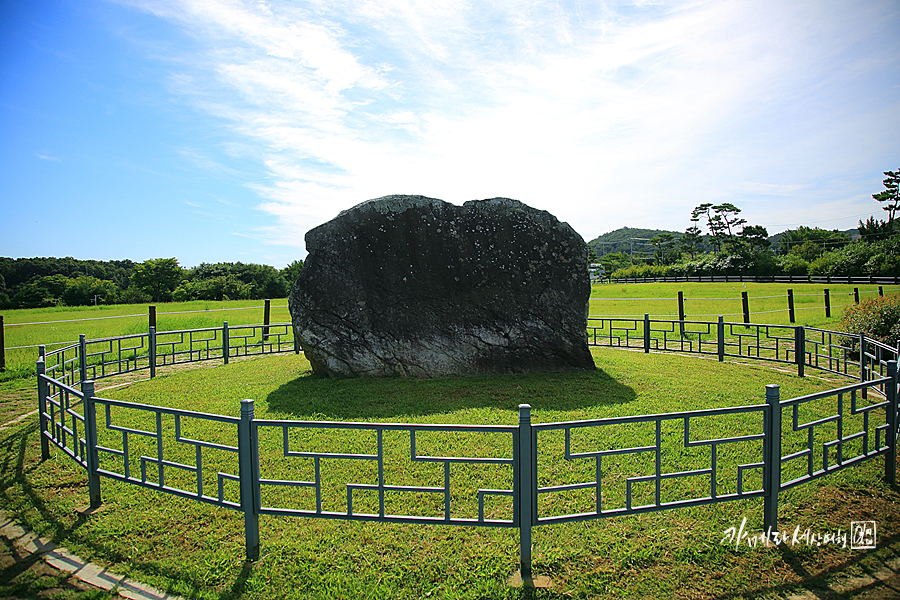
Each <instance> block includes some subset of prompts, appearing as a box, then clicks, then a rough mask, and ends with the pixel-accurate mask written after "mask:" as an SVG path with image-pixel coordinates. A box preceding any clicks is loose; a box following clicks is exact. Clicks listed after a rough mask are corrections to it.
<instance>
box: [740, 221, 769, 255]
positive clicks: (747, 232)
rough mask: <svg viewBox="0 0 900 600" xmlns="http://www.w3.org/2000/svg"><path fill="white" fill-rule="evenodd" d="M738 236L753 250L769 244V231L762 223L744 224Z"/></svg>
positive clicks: (766, 246) (763, 247)
mask: <svg viewBox="0 0 900 600" xmlns="http://www.w3.org/2000/svg"><path fill="white" fill-rule="evenodd" d="M739 237H740V239H741V240H742V241H743V242H746V243H747V244H748V245H749V246H750V248H751V249H752V250H754V251H760V250H765V249H766V248H768V247H769V244H770V242H769V232H768V231H766V228H765V227H763V226H762V225H744V228H743V229H742V230H741V233H740V236H739Z"/></svg>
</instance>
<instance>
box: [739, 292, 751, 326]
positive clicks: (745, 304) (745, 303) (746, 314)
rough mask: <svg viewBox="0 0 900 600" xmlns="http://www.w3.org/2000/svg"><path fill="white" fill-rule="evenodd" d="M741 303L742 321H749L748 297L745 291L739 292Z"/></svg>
mask: <svg viewBox="0 0 900 600" xmlns="http://www.w3.org/2000/svg"><path fill="white" fill-rule="evenodd" d="M741 304H742V305H743V307H744V323H749V322H750V299H749V298H747V292H741Z"/></svg>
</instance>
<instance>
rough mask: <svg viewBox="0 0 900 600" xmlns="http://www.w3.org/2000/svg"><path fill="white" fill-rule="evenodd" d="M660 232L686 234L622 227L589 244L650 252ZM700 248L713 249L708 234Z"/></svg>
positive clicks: (602, 250) (775, 240)
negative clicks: (650, 242)
mask: <svg viewBox="0 0 900 600" xmlns="http://www.w3.org/2000/svg"><path fill="white" fill-rule="evenodd" d="M844 232H845V233H847V234H849V235H850V239H856V238H857V237H859V232H858V231H857V230H856V229H855V228H854V229H847V230H844ZM660 233H671V234H672V235H674V236H675V237H676V238H681V237H682V236H684V232H683V231H668V230H665V229H640V228H635V227H622V228H621V229H616V230H615V231H610V232H609V233H604V234H603V235H601V236H598V237H596V238H594V239H592V240H591V241H589V242H588V243H587V245H588V247H589V248H593V250H594V252H596V253H597V256H600V257H602V256H603V255H604V254H609V253H610V252H625V253H626V254H629V253H631V251H632V250H634V253H635V255H639V254H641V253H644V252H647V253H649V252H651V251H652V246H651V245H650V244H649V243H648V242H647V240H649V239H650V238H652V237H654V236H657V235H659V234H660ZM785 233H786V232H785V231H782V232H780V233H776V234H775V235H772V236H769V241H770V242H771V243H772V245H771V248H772V249H773V250H777V249H778V247H779V246H781V241H782V239H783V238H784V235H785ZM700 249H701V250H702V251H709V250H712V244H710V242H709V236H708V235H704V236H703V246H702V247H701V248H700Z"/></svg>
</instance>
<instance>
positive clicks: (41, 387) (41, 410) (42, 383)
mask: <svg viewBox="0 0 900 600" xmlns="http://www.w3.org/2000/svg"><path fill="white" fill-rule="evenodd" d="M42 348H43V346H42ZM35 370H36V371H37V394H38V422H40V428H41V429H40V436H41V460H48V459H49V458H50V443H49V442H48V441H47V435H46V433H45V432H47V431H48V429H49V428H48V427H47V396H48V395H49V390H48V389H47V381H46V380H45V379H44V378H43V375H44V374H45V373H46V372H47V371H46V368H45V366H44V357H43V356H41V358H40V359H39V360H38V361H37V365H36V366H35Z"/></svg>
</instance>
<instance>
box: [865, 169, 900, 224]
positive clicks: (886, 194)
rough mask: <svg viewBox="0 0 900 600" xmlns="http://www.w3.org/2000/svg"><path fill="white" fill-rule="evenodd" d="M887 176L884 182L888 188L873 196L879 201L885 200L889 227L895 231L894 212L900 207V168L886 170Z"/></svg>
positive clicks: (884, 207)
mask: <svg viewBox="0 0 900 600" xmlns="http://www.w3.org/2000/svg"><path fill="white" fill-rule="evenodd" d="M884 174H885V175H887V177H886V178H885V179H884V181H883V182H882V183H884V187H885V188H887V189H885V190H884V191H883V192H880V193H878V194H872V197H873V198H875V199H876V200H878V201H879V202H884V203H885V205H884V206H883V207H882V208H883V209H884V210H886V211H887V213H888V229H890V231H891V233H893V232H894V213H895V212H897V210H898V209H900V169H897V170H896V171H885V172H884Z"/></svg>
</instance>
